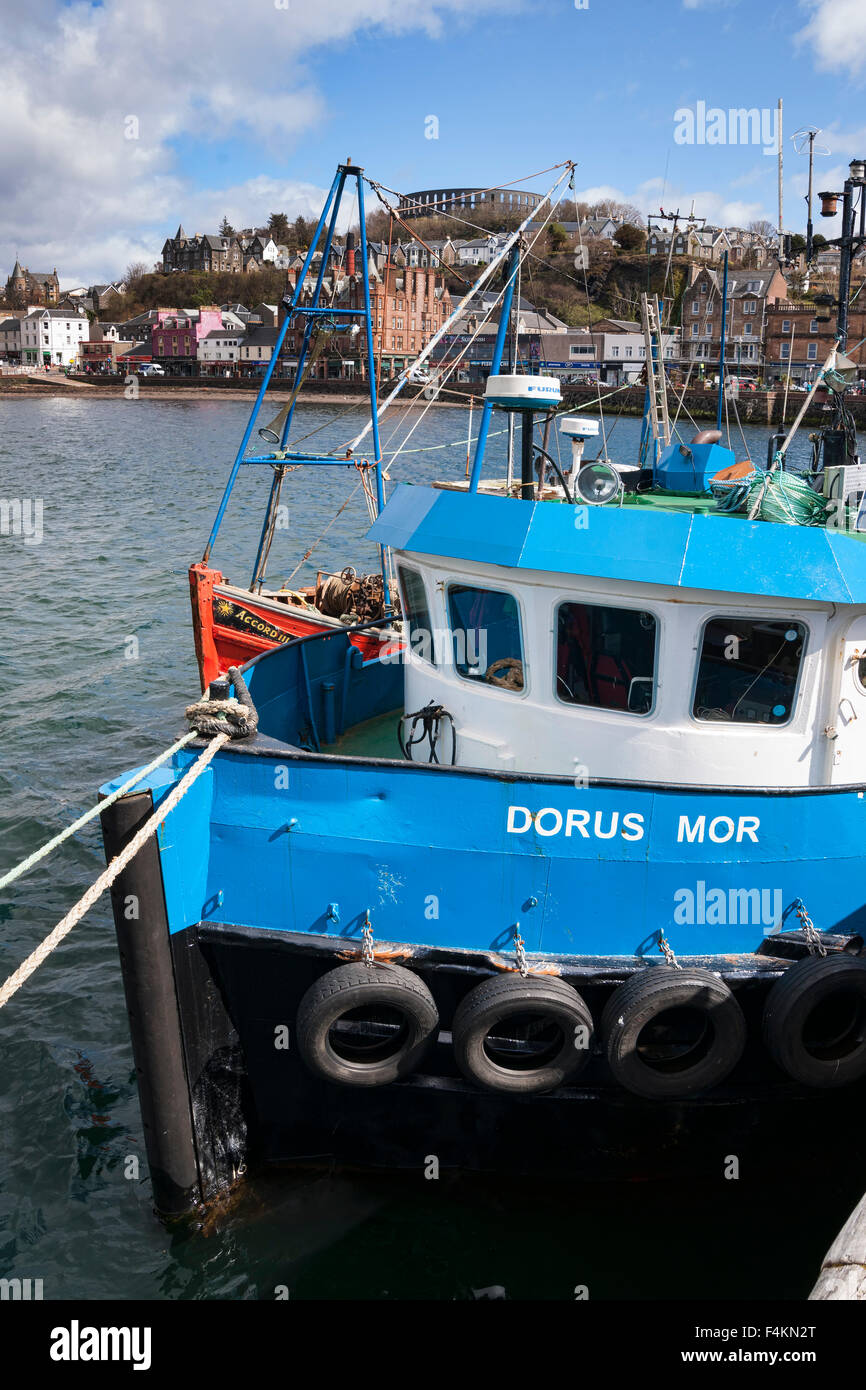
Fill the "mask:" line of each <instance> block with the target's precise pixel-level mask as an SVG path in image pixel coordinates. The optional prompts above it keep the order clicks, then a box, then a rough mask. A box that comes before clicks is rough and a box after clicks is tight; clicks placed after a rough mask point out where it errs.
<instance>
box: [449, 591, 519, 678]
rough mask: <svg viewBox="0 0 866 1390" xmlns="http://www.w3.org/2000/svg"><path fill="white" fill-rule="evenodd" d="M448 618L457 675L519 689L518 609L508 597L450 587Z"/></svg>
mask: <svg viewBox="0 0 866 1390" xmlns="http://www.w3.org/2000/svg"><path fill="white" fill-rule="evenodd" d="M448 616H449V619H450V622H451V641H452V644H453V650H454V665H455V667H456V669H457V674H458V676H463V678H464V679H465V680H476V681H478V680H480V681H487V682H488V683H489V684H490V685H496V686H499V687H501V688H502V689H503V690H522V689H523V687H524V683H525V682H524V673H523V640H522V637H521V633H520V610H519V608H518V605H517V600H516V599H515V598H514V597H513V596H512V595H511V594H507V593H503V592H501V591H499V590H494V589H476V588H474V587H471V586H470V585H468V584H452V585H450V586H449V589H448Z"/></svg>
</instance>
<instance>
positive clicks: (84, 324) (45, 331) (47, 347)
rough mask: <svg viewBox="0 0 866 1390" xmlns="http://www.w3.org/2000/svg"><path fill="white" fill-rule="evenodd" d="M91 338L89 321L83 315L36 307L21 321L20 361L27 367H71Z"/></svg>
mask: <svg viewBox="0 0 866 1390" xmlns="http://www.w3.org/2000/svg"><path fill="white" fill-rule="evenodd" d="M89 340H90V324H89V322H88V320H87V318H86V317H85V316H84V315H83V314H70V313H67V312H66V311H65V310H61V309H36V310H34V311H33V313H31V314H28V315H27V317H26V318H25V319H22V320H21V361H22V363H23V364H24V365H25V366H27V365H30V366H42V365H45V364H49V363H50V364H51V365H52V366H58V367H70V366H72V365H73V364H74V363H76V362H77V360H78V354H79V349H80V347H81V344H82V343H85V342H89Z"/></svg>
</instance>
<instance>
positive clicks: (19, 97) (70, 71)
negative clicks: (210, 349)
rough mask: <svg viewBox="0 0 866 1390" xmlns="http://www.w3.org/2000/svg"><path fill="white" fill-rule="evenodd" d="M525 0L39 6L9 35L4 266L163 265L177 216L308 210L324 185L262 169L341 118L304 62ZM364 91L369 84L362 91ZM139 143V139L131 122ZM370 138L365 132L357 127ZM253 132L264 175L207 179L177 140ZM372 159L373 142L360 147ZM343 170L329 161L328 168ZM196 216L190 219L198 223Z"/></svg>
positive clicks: (63, 270)
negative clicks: (363, 39)
mask: <svg viewBox="0 0 866 1390" xmlns="http://www.w3.org/2000/svg"><path fill="white" fill-rule="evenodd" d="M520 3H521V0H426V3H425V4H424V5H423V6H414V5H407V4H406V3H405V0H316V3H315V4H314V3H309V0H288V3H287V5H286V7H285V8H278V7H277V4H276V3H275V0H256V3H255V4H251V5H240V6H239V5H238V4H237V3H236V0H183V3H181V4H172V3H170V0H135V3H134V4H132V3H129V2H128V0H104V3H103V4H102V5H101V6H93V5H91V4H90V3H86V2H85V0H73V3H72V4H69V5H66V4H63V3H61V0H27V3H26V4H24V5H21V6H20V7H17V8H16V11H15V19H14V23H12V22H9V18H8V7H6V8H7V22H6V23H5V24H4V26H3V29H2V32H0V70H2V72H3V77H4V82H3V86H4V91H3V102H2V106H0V185H2V187H3V189H4V196H3V199H2V201H0V268H2V267H4V266H8V269H5V270H2V269H0V275H2V276H3V277H4V278H5V275H6V274H8V272H9V270H10V269H11V266H12V262H13V260H14V257H15V255H16V253H18V254H20V257H21V261H22V264H26V265H29V267H30V268H31V269H35V270H46V269H48V270H50V269H51V268H52V267H53V266H55V265H56V266H57V268H58V271H59V272H60V276H61V283H62V284H73V283H88V282H92V281H94V280H103V279H106V278H109V277H113V276H117V275H119V274H120V273H121V272H122V271H123V270H124V268H125V266H126V265H127V263H128V262H129V261H130V260H146V261H147V262H149V263H150V262H152V261H153V260H154V259H155V257H156V256H158V254H159V251H160V249H161V246H162V241H163V240H164V236H165V234H166V233H167V232H173V231H174V229H175V226H176V224H177V222H178V220H179V219H182V220H183V222H184V226H185V227H186V229H187V231H196V230H199V231H213V230H215V229H216V224H217V223H218V221H219V219H220V218H221V217H222V215H223V213H226V214H227V215H228V216H229V218H230V219H231V220H233V221H237V222H241V223H242V224H243V225H248V224H249V223H251V222H259V221H262V220H264V219H266V218H267V216H268V214H269V213H270V212H272V211H274V210H275V209H279V210H281V211H285V212H287V213H288V214H289V215H290V216H296V215H297V214H298V213H304V214H305V215H309V214H310V213H312V212H313V211H318V209H319V207H320V206H321V201H322V197H323V192H324V190H323V189H321V188H317V187H314V186H311V185H310V184H309V183H305V182H300V181H296V180H292V179H273V178H271V177H269V176H268V175H267V174H266V173H263V172H262V171H263V170H267V168H268V166H269V164H270V163H271V162H272V161H271V160H270V158H269V152H272V151H273V150H275V149H279V150H280V152H281V154H282V155H283V156H285V153H286V151H287V150H289V151H290V150H292V149H293V148H295V147H296V146H297V143H298V142H299V140H300V139H301V138H302V137H303V136H304V135H308V134H309V133H310V132H313V131H315V130H316V129H317V128H318V127H320V126H321V125H322V124H323V122H325V121H326V119H327V114H328V112H327V97H326V95H325V94H323V93H322V92H320V91H319V90H318V89H317V87H316V85H315V83H314V82H313V80H312V78H311V76H310V74H309V72H308V71H307V70H306V67H305V63H307V62H308V61H309V59H310V58H311V56H312V55H313V54H314V53H318V52H319V51H320V50H322V49H324V48H326V47H327V46H328V45H342V44H345V43H346V42H347V41H349V40H351V38H352V37H353V36H354V35H357V34H358V33H360V32H363V31H365V30H370V29H372V28H376V27H379V28H381V29H382V30H384V31H385V32H386V33H390V34H399V33H407V32H417V33H420V34H421V35H423V36H426V37H428V38H438V37H440V36H442V37H446V36H447V37H449V38H450V39H451V40H452V41H453V39H454V36H455V32H456V31H455V23H456V22H457V21H459V19H460V18H461V17H463V16H465V17H467V18H470V19H474V18H477V17H478V15H479V14H483V13H484V12H485V11H490V10H496V11H501V10H503V9H508V8H512V9H513V8H515V7H517V6H519V4H520ZM362 90H363V81H361V83H360V85H359V92H360V91H362ZM130 116H134V117H135V118H136V119H137V121H138V138H136V139H128V138H126V134H125V132H126V130H127V129H128V128H129V127H128V125H127V124H126V122H127V118H128V117H130ZM354 133H355V134H357V130H355V131H354ZM237 136H246V137H253V138H254V140H255V142H256V143H257V145H259V146H260V148H261V158H260V159H259V160H258V161H257V167H255V168H251V170H250V177H249V179H248V180H246V181H245V182H243V183H241V184H235V185H233V186H231V185H230V186H214V187H211V188H208V189H205V190H201V189H197V188H196V187H195V184H194V180H192V179H191V178H189V177H188V176H185V175H184V174H182V173H181V172H179V170H178V165H177V162H176V159H175V154H174V151H173V148H172V144H171V142H172V141H173V140H175V139H178V138H182V139H189V138H193V139H200V140H201V142H202V145H204V146H207V152H208V155H211V154H212V153H213V150H214V149H215V148H218V143H219V141H221V140H223V141H225V140H229V139H231V138H232V137H237ZM357 153H359V154H360V153H361V151H360V150H359V151H357ZM331 172H332V171H331V170H330V169H327V170H324V169H323V176H330V174H331ZM191 223H192V224H193V225H190V224H191Z"/></svg>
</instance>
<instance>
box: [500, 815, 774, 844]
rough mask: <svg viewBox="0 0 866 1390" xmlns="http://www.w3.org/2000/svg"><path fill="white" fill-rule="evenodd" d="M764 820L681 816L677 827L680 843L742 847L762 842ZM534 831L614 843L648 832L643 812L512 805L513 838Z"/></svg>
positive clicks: (641, 837)
mask: <svg viewBox="0 0 866 1390" xmlns="http://www.w3.org/2000/svg"><path fill="white" fill-rule="evenodd" d="M760 825H761V821H760V818H759V817H758V816H737V817H736V818H735V817H734V816H714V817H713V818H712V819H709V820H708V818H707V816H706V815H703V816H695V817H694V818H690V817H689V816H680V818H679V825H678V827H677V843H678V844H690V845H693V844H703V843H704V841H705V840H706V839H708V840H710V841H712V843H713V844H717V845H724V844H727V842H728V841H729V840H733V841H735V842H736V843H737V844H738V845H739V844H742V843H743V841H744V840H751V841H752V843H753V844H757V843H758V830H759V828H760ZM531 828H534V829H535V831H536V834H538V835H544V836H552V835H565V836H566V838H568V837H570V836H572V835H579V836H581V837H582V838H583V839H584V840H612V839H614V838H615V836H616V835H617V834H619V835H621V836H622V838H623V839H624V840H642V839H643V837H644V834H645V833H646V826H645V824H644V818H643V815H642V814H641V812H640V811H626V812H625V813H624V814H623V815H622V816H620V813H619V811H584V810H580V809H578V808H576V807H571V808H569V809H568V810H566V811H560V810H559V809H558V808H557V807H556V806H543V807H542V808H541V810H540V811H530V809H529V807H528V806H509V808H508V824H507V830H508V834H509V835H523V834H525V833H526V831H527V830H529V829H531Z"/></svg>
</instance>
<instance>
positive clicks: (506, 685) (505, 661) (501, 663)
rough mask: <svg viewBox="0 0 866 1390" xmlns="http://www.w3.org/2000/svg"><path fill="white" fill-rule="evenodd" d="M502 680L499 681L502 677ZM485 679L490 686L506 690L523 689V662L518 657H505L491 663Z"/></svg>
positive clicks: (485, 673)
mask: <svg viewBox="0 0 866 1390" xmlns="http://www.w3.org/2000/svg"><path fill="white" fill-rule="evenodd" d="M500 673H501V679H497V677H499V676H500ZM484 679H485V680H486V681H488V682H489V683H490V685H498V686H500V687H501V688H502V689H504V690H522V689H523V662H522V661H521V660H520V659H519V657H516V656H503V657H500V659H499V660H498V661H494V662H491V664H490V665H489V666H488V667H487V670H486V671H485V672H484Z"/></svg>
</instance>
